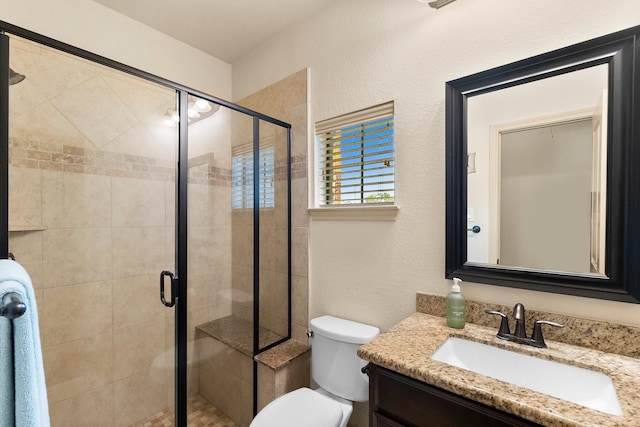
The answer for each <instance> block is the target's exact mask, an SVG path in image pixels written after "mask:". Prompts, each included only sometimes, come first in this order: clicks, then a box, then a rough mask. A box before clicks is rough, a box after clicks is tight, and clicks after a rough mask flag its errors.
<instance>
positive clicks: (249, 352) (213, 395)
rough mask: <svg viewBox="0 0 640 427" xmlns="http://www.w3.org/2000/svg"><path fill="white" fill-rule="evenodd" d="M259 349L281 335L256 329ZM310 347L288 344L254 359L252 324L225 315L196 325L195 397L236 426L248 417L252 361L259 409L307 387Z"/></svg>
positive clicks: (250, 414) (250, 398)
mask: <svg viewBox="0 0 640 427" xmlns="http://www.w3.org/2000/svg"><path fill="white" fill-rule="evenodd" d="M259 335H260V346H266V345H268V344H270V343H272V342H276V341H278V340H280V339H282V338H283V337H282V336H280V335H278V334H276V333H274V332H273V331H270V330H268V329H264V328H260V331H259ZM310 350H311V348H310V347H309V346H308V345H306V344H302V343H300V342H298V341H294V340H287V341H285V342H283V343H281V344H279V345H277V346H275V347H273V348H271V349H269V350H267V351H264V352H262V353H260V354H258V355H255V356H254V355H253V324H252V323H251V322H248V321H246V320H244V319H241V318H238V317H234V316H227V317H223V318H220V319H216V320H213V321H211V322H207V323H204V324H202V325H199V326H197V327H196V349H195V351H196V352H197V353H196V357H197V360H198V364H197V366H198V373H197V376H198V385H199V393H200V394H201V395H202V396H204V397H205V398H206V399H207V400H209V401H210V402H211V403H212V404H213V405H214V406H215V407H217V408H218V409H220V410H221V411H223V412H224V413H225V414H226V415H227V416H229V417H230V418H231V419H232V420H234V422H236V423H237V424H238V425H239V426H248V425H249V423H250V421H251V418H252V416H253V404H252V402H253V392H252V390H253V384H254V381H253V361H254V360H255V361H256V362H258V363H257V367H258V376H257V382H256V384H257V388H258V389H257V391H258V410H259V409H261V408H263V407H264V406H265V405H266V404H267V403H269V402H271V401H272V400H273V399H275V398H276V397H278V396H280V395H282V394H284V393H287V392H288V391H291V390H295V389H297V388H300V387H309V381H310V364H311V357H310V356H311V351H310Z"/></svg>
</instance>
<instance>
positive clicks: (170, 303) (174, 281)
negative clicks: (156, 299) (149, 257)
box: [160, 271, 178, 307]
mask: <svg viewBox="0 0 640 427" xmlns="http://www.w3.org/2000/svg"><path fill="white" fill-rule="evenodd" d="M165 276H169V279H170V280H171V298H170V299H169V301H167V300H166V299H165V298H164V278H165ZM176 295H178V279H176V276H175V275H174V274H173V273H172V272H170V271H163V272H162V273H160V301H162V303H163V304H164V305H166V306H167V307H173V306H174V305H175V304H176Z"/></svg>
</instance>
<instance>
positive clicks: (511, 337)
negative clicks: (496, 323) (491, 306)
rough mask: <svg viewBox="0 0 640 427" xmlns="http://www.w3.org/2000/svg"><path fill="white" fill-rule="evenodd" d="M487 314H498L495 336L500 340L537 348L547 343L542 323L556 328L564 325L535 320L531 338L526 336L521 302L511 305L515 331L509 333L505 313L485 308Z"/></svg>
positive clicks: (543, 346)
mask: <svg viewBox="0 0 640 427" xmlns="http://www.w3.org/2000/svg"><path fill="white" fill-rule="evenodd" d="M484 312H485V313H487V314H493V315H496V316H500V329H499V330H498V333H497V334H496V336H497V337H498V338H500V339H502V340H506V341H513V342H517V343H520V344H526V345H531V346H534V347H538V348H545V347H546V346H547V344H546V343H545V342H544V337H543V336H542V325H549V326H554V327H556V328H563V327H564V325H561V324H560V323H556V322H550V321H548V320H537V321H536V322H535V323H534V325H533V333H532V334H531V338H527V327H526V324H525V311H524V305H522V304H521V303H517V304H516V305H515V306H514V307H513V318H514V320H515V322H516V325H515V327H516V330H515V333H513V334H512V333H511V330H510V329H509V320H508V319H507V315H506V314H504V313H501V312H499V311H497V310H485V311H484Z"/></svg>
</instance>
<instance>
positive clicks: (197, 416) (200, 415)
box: [132, 395, 238, 427]
mask: <svg viewBox="0 0 640 427" xmlns="http://www.w3.org/2000/svg"><path fill="white" fill-rule="evenodd" d="M187 411H188V415H187V426H188V427H238V426H237V424H236V423H234V422H233V421H231V419H230V418H229V417H227V416H226V415H225V414H223V413H222V412H221V411H220V410H218V409H217V408H216V407H214V406H213V405H212V404H211V403H209V401H207V400H206V399H205V398H204V397H202V396H200V395H196V396H193V397H190V398H189V401H188V403H187ZM173 422H174V413H173V408H167V409H165V410H163V411H160V412H158V413H156V414H154V415H153V416H152V417H150V418H148V419H146V420H144V421H140V422H138V423H136V424H133V425H132V427H171V426H173V425H174V424H173Z"/></svg>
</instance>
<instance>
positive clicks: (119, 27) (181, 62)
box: [0, 0, 231, 99]
mask: <svg viewBox="0 0 640 427" xmlns="http://www.w3.org/2000/svg"><path fill="white" fill-rule="evenodd" d="M0 10H1V11H2V14H1V16H0V20H2V21H5V22H8V23H10V24H13V25H17V26H19V27H23V28H26V29H28V30H31V31H34V32H36V33H40V34H42V35H45V36H47V37H51V38H54V39H56V40H59V41H62V42H65V43H68V44H70V45H73V46H76V47H79V48H82V49H85V50H88V51H90V52H93V53H96V54H98V55H102V56H104V57H106V58H109V59H112V60H115V61H118V62H121V63H123V64H126V65H129V66H132V67H135V68H138V69H141V70H143V71H146V72H149V73H153V74H156V75H158V76H161V77H164V78H167V79H169V80H172V81H175V82H178V83H181V84H184V85H186V86H189V87H193V88H195V89H199V90H201V91H203V92H206V93H211V94H213V95H216V96H219V97H221V98H224V99H229V98H230V97H231V90H230V89H231V65H229V64H227V63H226V62H224V61H221V60H219V59H217V58H214V57H212V56H210V55H207V54H205V53H204V52H202V51H200V50H197V49H195V48H193V47H191V46H188V45H186V44H184V43H182V42H179V41H177V40H175V39H173V38H171V37H169V36H167V35H166V34H163V33H160V32H158V31H156V30H153V29H152V28H150V27H148V26H146V25H142V24H140V23H138V22H136V21H134V20H132V19H130V18H127V17H125V16H124V15H121V14H119V13H117V12H115V11H113V10H111V9H109V8H106V7H104V6H102V5H100V4H98V3H96V2H94V1H91V0H55V1H49V0H20V1H14V0H0Z"/></svg>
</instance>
